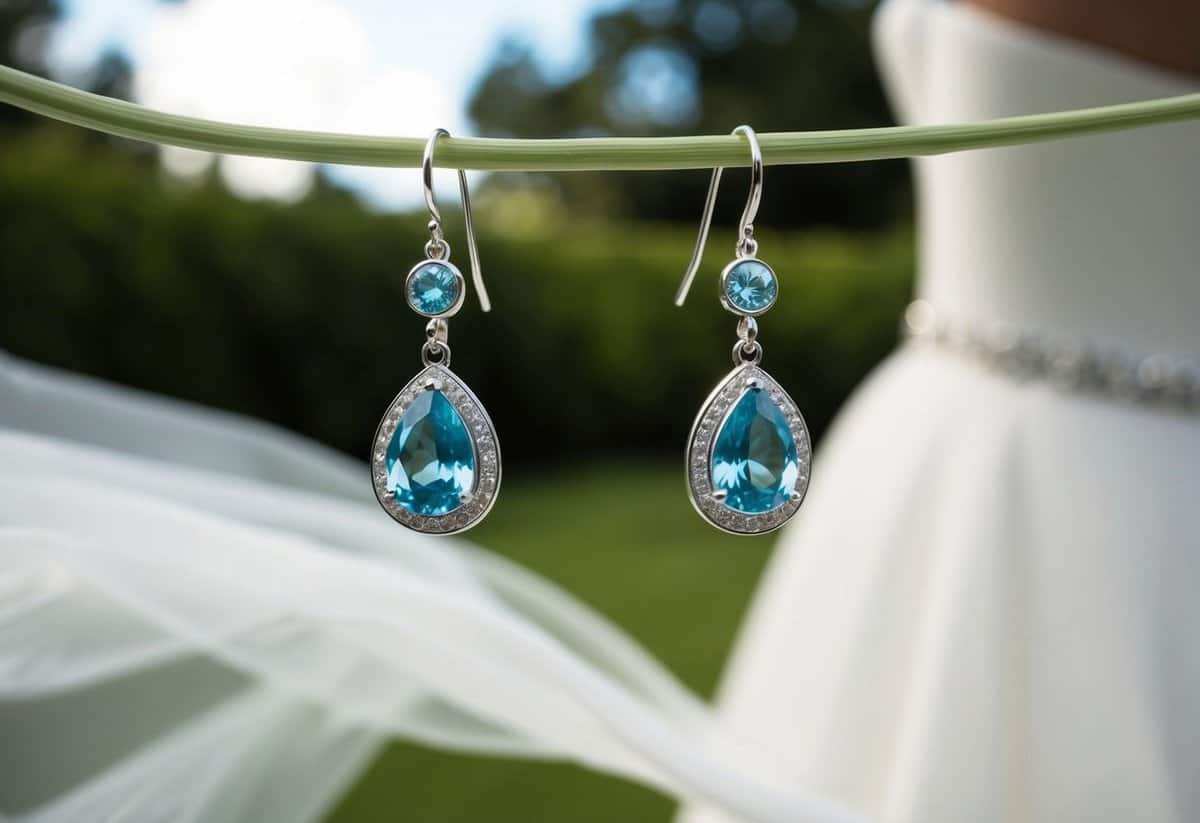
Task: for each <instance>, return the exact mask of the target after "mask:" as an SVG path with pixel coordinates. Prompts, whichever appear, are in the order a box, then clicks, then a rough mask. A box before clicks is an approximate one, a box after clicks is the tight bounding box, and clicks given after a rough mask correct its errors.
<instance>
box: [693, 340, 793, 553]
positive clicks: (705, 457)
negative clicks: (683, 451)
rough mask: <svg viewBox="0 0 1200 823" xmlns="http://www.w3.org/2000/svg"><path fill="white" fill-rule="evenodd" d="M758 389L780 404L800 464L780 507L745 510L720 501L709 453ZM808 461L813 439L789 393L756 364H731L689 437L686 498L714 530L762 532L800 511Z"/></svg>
mask: <svg viewBox="0 0 1200 823" xmlns="http://www.w3.org/2000/svg"><path fill="white" fill-rule="evenodd" d="M756 385H757V387H759V388H761V389H763V390H764V391H766V392H767V394H768V396H769V397H770V398H771V399H772V400H773V401H775V402H776V403H777V404H779V408H780V409H782V410H783V415H784V418H785V419H786V420H787V423H788V430H789V431H790V432H791V434H792V439H793V440H794V441H795V442H796V459H797V461H798V462H799V465H800V476H799V477H797V478H796V491H795V494H794V495H793V496H792V498H791V499H789V500H788V501H787V502H785V503H784V504H783V505H781V506H777V507H775V508H774V509H771V510H770V511H767V512H762V513H760V514H745V513H743V512H739V511H737V510H735V509H731V508H729V507H728V506H726V505H725V504H724V502H723V501H724V500H725V496H726V493H725V491H724V490H723V489H714V488H713V485H712V453H713V446H714V444H715V443H716V439H717V435H718V434H719V433H720V431H721V427H722V426H724V425H725V420H726V419H727V418H728V417H729V413H730V412H731V411H732V410H733V407H734V406H735V405H736V404H737V401H738V399H739V398H741V396H742V394H743V393H744V392H746V391H748V390H749V389H750V388H752V387H755V386H756ZM811 465H812V441H811V439H810V438H809V434H808V426H807V424H806V423H805V422H804V416H803V415H801V414H800V409H799V407H798V406H797V405H796V402H795V401H794V400H792V398H791V397H790V396H788V393H787V392H785V391H784V390H783V388H782V387H781V386H780V385H779V384H778V383H776V382H775V379H774V378H773V377H771V375H769V374H767V373H766V372H765V371H764V370H763V369H762V368H760V367H759V366H758V365H757V364H755V363H746V364H743V365H740V366H737V367H736V368H734V370H733V371H731V372H730V373H729V374H728V375H726V377H725V379H723V380H722V381H721V382H720V383H718V384H717V387H716V388H715V389H713V390H712V393H711V394H709V396H708V399H707V400H705V401H704V405H703V406H701V407H700V413H699V414H697V415H696V421H695V422H694V423H693V424H692V432H691V434H690V435H688V448H687V463H686V466H687V483H688V497H689V498H690V499H691V501H692V506H694V507H695V509H696V511H697V512H699V513H700V516H701V517H703V518H704V519H705V520H707V521H708V522H709V523H711V524H712V525H714V526H716V527H717V528H718V529H721V530H723V531H727V532H729V533H731V534H742V535H753V534H766V533H767V532H771V531H774V530H775V529H778V528H779V527H780V526H782V525H783V524H784V523H786V522H788V520H790V519H791V518H792V516H793V515H795V514H796V512H797V511H798V510H799V509H800V504H801V503H803V502H804V495H805V494H806V493H807V492H808V481H809V475H810V467H811Z"/></svg>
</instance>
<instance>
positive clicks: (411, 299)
mask: <svg viewBox="0 0 1200 823" xmlns="http://www.w3.org/2000/svg"><path fill="white" fill-rule="evenodd" d="M461 288H462V284H461V282H460V281H459V278H458V275H457V274H456V273H455V271H454V270H453V269H452V268H450V267H449V266H447V265H445V264H444V263H425V264H423V265H422V266H421V267H420V268H418V269H417V270H416V271H414V272H413V273H412V274H411V275H410V276H409V278H408V288H407V289H406V292H407V297H408V305H410V306H412V307H413V308H414V309H415V310H416V311H419V312H420V313H421V314H427V315H434V314H442V313H443V312H447V311H450V309H452V308H454V304H455V303H457V302H458V291H459V289H461Z"/></svg>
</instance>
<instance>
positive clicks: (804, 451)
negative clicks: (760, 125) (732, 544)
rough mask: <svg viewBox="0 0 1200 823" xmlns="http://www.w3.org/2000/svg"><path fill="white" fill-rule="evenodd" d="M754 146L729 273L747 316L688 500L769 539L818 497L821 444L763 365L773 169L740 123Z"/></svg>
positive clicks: (705, 224)
mask: <svg viewBox="0 0 1200 823" xmlns="http://www.w3.org/2000/svg"><path fill="white" fill-rule="evenodd" d="M733 133H734V134H743V135H745V137H746V140H747V142H749V144H750V155H751V161H752V162H751V175H750V197H749V199H748V200H747V201H746V207H745V209H744V210H743V211H742V218H741V220H740V221H739V226H738V243H737V256H736V257H735V258H734V260H733V262H731V263H730V264H729V265H727V266H725V268H724V270H722V272H721V305H722V306H724V307H725V308H726V309H727V310H728V311H730V312H732V313H734V314H736V315H738V317H739V319H738V325H737V335H738V340H737V342H736V343H734V345H733V365H734V368H733V371H731V372H730V373H729V374H728V375H727V376H726V377H725V379H724V380H722V381H721V382H720V383H718V384H717V387H716V388H715V389H713V391H712V394H710V395H709V396H708V399H707V400H705V401H704V405H703V406H701V407H700V413H699V414H698V415H696V422H695V423H693V424H692V433H691V434H690V435H689V437H688V449H687V482H688V495H689V497H690V498H691V500H692V505H693V506H695V507H696V511H698V512H699V513H700V515H701V516H702V517H703V518H704V519H705V520H707V521H708V522H709V523H711V524H712V525H714V526H716V527H717V528H719V529H723V530H725V531H727V532H732V533H733V534H763V533H765V532H769V531H774V530H775V529H777V528H779V527H780V526H782V525H783V524H784V523H786V522H787V521H788V520H790V519H791V518H792V516H793V515H794V514H795V513H796V511H797V510H798V509H799V508H800V503H801V502H802V501H803V499H804V493H805V492H806V491H807V490H808V477H809V465H810V463H811V458H812V446H811V444H810V441H809V435H808V426H807V425H806V424H805V422H804V418H803V416H801V414H800V410H799V409H798V408H797V407H796V403H795V402H794V401H793V400H792V398H791V397H789V396H788V394H787V392H785V391H784V390H783V388H782V387H780V385H779V384H778V383H776V382H775V379H774V378H772V377H771V375H769V374H767V373H766V371H764V370H763V369H762V368H761V367H760V366H759V363H760V362H761V361H762V353H763V350H762V345H761V344H760V343H759V342H758V321H757V320H756V319H755V318H757V317H758V316H759V315H761V314H763V313H764V312H766V311H767V310H768V309H770V308H771V306H773V305H774V304H775V300H776V298H777V297H778V294H779V279H778V278H777V277H776V276H775V272H774V271H772V270H771V267H770V266H768V265H767V264H766V263H764V262H763V261H761V260H759V259H758V258H757V257H756V256H755V254H756V252H757V250H758V243H757V242H755V240H754V217H755V215H756V214H757V213H758V204H759V201H760V200H761V199H762V179H763V163H762V150H761V149H760V148H759V145H758V138H757V136H756V135H755V134H754V130H753V129H752V128H750V127H749V126H738V127H737V128H736V129H734V130H733ZM722 171H723V169H721V168H715V169H713V174H712V180H711V182H710V183H709V187H708V199H707V200H706V201H705V203H704V214H703V215H702V216H701V218H700V235H699V237H698V238H697V239H696V247H695V249H694V250H693V252H692V260H691V262H690V263H689V264H688V268H687V271H686V272H685V273H684V275H683V282H682V283H681V284H680V286H679V291H678V292H677V293H676V295H675V305H677V306H682V305H683V301H684V300H685V299H686V297H687V293H688V290H689V289H690V288H691V285H692V281H693V280H694V279H695V277H696V271H697V269H699V268H700V261H701V259H702V258H703V256H704V244H705V241H706V240H707V238H708V230H709V226H710V225H711V223H712V212H713V204H714V203H715V202H716V199H717V188H718V187H719V186H720V183H721V172H722Z"/></svg>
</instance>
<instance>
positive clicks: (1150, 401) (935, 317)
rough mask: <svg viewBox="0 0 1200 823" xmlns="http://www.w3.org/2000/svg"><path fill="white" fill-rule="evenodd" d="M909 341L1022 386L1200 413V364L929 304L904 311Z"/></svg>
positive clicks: (904, 328) (1199, 360)
mask: <svg viewBox="0 0 1200 823" xmlns="http://www.w3.org/2000/svg"><path fill="white" fill-rule="evenodd" d="M902 332H903V334H904V336H905V337H906V338H907V339H908V340H910V341H912V342H913V343H916V344H921V345H933V346H937V347H939V348H942V349H945V350H946V351H949V352H953V353H955V354H958V355H960V356H963V357H966V358H968V359H970V360H972V361H974V362H976V363H978V364H980V365H982V366H983V367H984V368H986V369H988V370H990V371H994V372H997V373H999V374H1003V375H1006V376H1009V377H1012V378H1014V379H1018V380H1038V381H1045V382H1046V383H1048V384H1050V385H1052V386H1054V387H1055V388H1058V389H1061V390H1064V391H1072V392H1082V393H1088V394H1094V395H1098V396H1101V397H1105V398H1108V399H1111V400H1118V401H1124V402H1131V403H1139V404H1143V405H1146V406H1149V407H1153V408H1159V409H1163V410H1171V411H1176V412H1183V413H1187V414H1200V357H1183V356H1178V355H1173V354H1165V353H1162V352H1156V353H1151V354H1135V353H1133V352H1127V351H1123V350H1121V349H1119V348H1115V347H1112V346H1106V345H1103V344H1102V343H1099V342H1097V341H1095V340H1089V339H1087V338H1079V337H1069V336H1064V335H1060V334H1041V333H1038V332H1036V331H1032V330H1029V329H1021V328H1018V327H1016V326H1013V325H1011V324H1008V323H1003V322H997V323H991V324H974V323H969V322H963V321H961V320H958V319H950V318H948V317H944V316H942V315H941V314H940V313H939V312H937V311H936V310H935V309H934V307H933V306H932V305H931V304H930V303H928V302H927V301H925V300H915V301H913V302H912V303H910V304H909V306H908V308H907V309H906V310H905V312H904V322H903V325H902Z"/></svg>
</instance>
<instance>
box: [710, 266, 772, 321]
mask: <svg viewBox="0 0 1200 823" xmlns="http://www.w3.org/2000/svg"><path fill="white" fill-rule="evenodd" d="M746 262H754V263H758V264H759V265H761V266H763V267H764V268H766V270H767V271H769V272H770V273H771V276H772V277H774V278H775V296H774V297H772V298H771V302H770V303H768V304H767V305H765V306H763V307H762V308H761V309H756V310H755V311H746V310H745V309H743V308H740V307H739V306H735V305H733V303H731V302H730V300H729V293H728V292H727V291H726V290H725V285H726V284H727V283H728V282H729V276H730V275H731V274H733V268H734V266H737V265H739V264H741V263H746ZM777 302H779V275H777V274H776V273H775V269H773V268H771V266H770V265H769V264H768V263H765V262H763V261H762V260H760V259H759V258H757V257H755V256H754V255H752V254H748V255H746V256H745V257H738V258H736V259H735V260H733V261H731V262H730V263H729V264H728V265H727V266H725V268H723V269H721V305H722V306H723V307H724V308H725V311H728V312H733V313H734V314H736V315H738V316H739V317H760V316H761V315H764V314H766V313H767V312H769V311H770V310H771V308H772V307H773V306H774V305H775V304H776V303H777Z"/></svg>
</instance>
